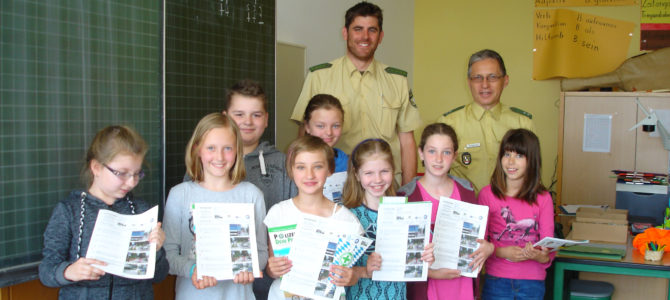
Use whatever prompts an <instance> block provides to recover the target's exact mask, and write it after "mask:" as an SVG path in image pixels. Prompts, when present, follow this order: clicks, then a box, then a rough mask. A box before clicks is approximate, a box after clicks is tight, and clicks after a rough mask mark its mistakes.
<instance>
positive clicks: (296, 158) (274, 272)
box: [265, 135, 363, 299]
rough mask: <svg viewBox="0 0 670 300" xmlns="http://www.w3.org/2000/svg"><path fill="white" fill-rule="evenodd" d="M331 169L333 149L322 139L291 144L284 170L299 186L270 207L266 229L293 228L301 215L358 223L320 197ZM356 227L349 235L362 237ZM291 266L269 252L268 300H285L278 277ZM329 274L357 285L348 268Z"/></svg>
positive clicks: (344, 283)
mask: <svg viewBox="0 0 670 300" xmlns="http://www.w3.org/2000/svg"><path fill="white" fill-rule="evenodd" d="M334 169H335V161H334V159H333V149H332V148H331V147H330V146H329V145H328V144H326V143H325V142H324V141H323V140H321V139H320V138H318V137H314V136H311V135H305V136H303V137H300V138H298V139H296V140H295V141H293V143H291V145H290V146H289V148H288V153H287V159H286V170H287V171H288V175H289V176H290V177H291V179H292V180H293V181H294V182H295V184H296V186H297V187H298V195H297V196H295V197H293V198H292V199H288V200H284V201H282V202H279V203H277V204H275V205H274V206H273V207H272V208H270V211H269V212H268V215H267V217H266V218H265V225H267V227H268V228H273V227H279V226H289V225H294V224H296V222H297V221H298V220H299V219H300V218H301V217H300V216H301V215H302V214H310V215H316V216H321V217H325V218H333V219H335V220H339V221H345V222H355V223H356V224H358V220H357V219H356V216H354V215H353V214H352V213H351V212H350V211H349V210H348V209H347V208H345V207H343V206H341V205H339V204H336V203H333V202H332V201H330V200H328V198H326V197H325V196H324V195H323V185H324V183H325V182H326V178H327V177H328V176H330V174H331V173H332V172H333V170H334ZM357 227H358V230H357V231H356V232H350V233H348V234H352V235H360V234H362V233H363V229H362V228H361V227H360V225H359V226H357ZM269 238H270V237H269V236H268V239H269ZM270 248H272V246H270ZM291 266H292V265H291V261H290V260H289V259H288V257H286V256H283V257H275V256H274V254H273V253H272V249H270V258H269V259H268V265H267V268H266V272H267V274H268V275H270V276H271V277H272V278H275V281H274V282H273V283H272V286H271V287H270V293H269V294H268V299H285V297H286V296H285V295H284V292H283V291H281V290H280V289H279V286H280V284H281V279H280V277H281V276H282V275H284V274H286V273H288V272H289V271H290V270H291ZM330 271H331V275H330V278H331V280H332V281H333V283H335V285H338V286H350V285H352V284H355V283H356V280H357V278H356V277H355V274H354V273H353V270H352V269H351V268H345V267H341V266H331V269H330ZM295 297H297V296H295Z"/></svg>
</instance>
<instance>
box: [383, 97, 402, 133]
mask: <svg viewBox="0 0 670 300" xmlns="http://www.w3.org/2000/svg"><path fill="white" fill-rule="evenodd" d="M399 112H400V101H394V100H391V99H388V98H386V97H384V99H383V101H382V111H381V116H380V120H379V130H380V131H381V134H382V136H383V137H384V138H385V139H391V138H392V137H393V136H394V134H395V131H396V124H397V123H398V122H397V121H398V113H399Z"/></svg>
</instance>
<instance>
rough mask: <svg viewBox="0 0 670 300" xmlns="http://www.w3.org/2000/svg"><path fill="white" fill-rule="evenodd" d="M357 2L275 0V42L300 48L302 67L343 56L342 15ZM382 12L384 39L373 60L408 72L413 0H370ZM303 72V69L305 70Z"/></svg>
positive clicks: (411, 71)
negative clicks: (303, 55)
mask: <svg viewBox="0 0 670 300" xmlns="http://www.w3.org/2000/svg"><path fill="white" fill-rule="evenodd" d="M358 2H359V1H358V0H278V1H277V41H281V42H287V43H292V44H298V45H304V46H305V47H306V67H307V68H309V67H310V66H313V65H317V64H320V63H324V62H328V61H331V60H333V59H335V58H337V57H340V56H342V55H344V53H345V51H346V45H345V43H344V41H343V40H342V27H344V13H345V12H346V11H347V9H349V7H351V6H353V5H354V4H356V3H358ZM370 2H373V3H375V4H377V5H379V7H381V9H382V10H383V12H384V24H383V30H384V39H383V40H382V43H381V45H379V48H377V52H376V54H375V58H376V59H378V60H380V61H382V62H383V63H385V64H387V65H389V66H393V67H396V68H400V69H403V70H406V71H407V72H409V81H410V87H411V85H412V78H413V77H412V74H413V66H414V0H401V1H398V0H374V1H370ZM305 71H307V70H305Z"/></svg>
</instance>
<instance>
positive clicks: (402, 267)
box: [372, 198, 433, 281]
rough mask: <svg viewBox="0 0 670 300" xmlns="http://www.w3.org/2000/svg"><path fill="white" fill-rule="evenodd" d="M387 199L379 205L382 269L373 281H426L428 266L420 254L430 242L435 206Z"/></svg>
mask: <svg viewBox="0 0 670 300" xmlns="http://www.w3.org/2000/svg"><path fill="white" fill-rule="evenodd" d="M386 200H387V199H386V198H384V200H383V201H382V203H380V204H379V209H378V212H379V214H378V215H377V238H376V242H375V252H377V253H379V254H380V255H381V257H382V266H381V269H380V270H379V271H374V272H372V280H383V281H426V279H427V278H428V263H426V262H423V261H421V254H422V253H423V250H424V248H425V247H426V245H428V243H429V240H430V214H431V210H432V207H433V204H432V203H431V202H429V201H426V202H409V203H401V204H397V203H394V202H395V201H386ZM388 200H394V199H388Z"/></svg>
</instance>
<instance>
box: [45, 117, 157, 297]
mask: <svg viewBox="0 0 670 300" xmlns="http://www.w3.org/2000/svg"><path fill="white" fill-rule="evenodd" d="M147 150H148V147H147V144H146V142H145V141H144V139H143V138H142V137H141V136H140V135H139V134H138V133H137V132H135V131H134V130H133V129H131V128H129V127H126V126H108V127H105V128H104V129H102V130H100V131H99V132H98V133H97V134H96V135H95V137H94V138H93V141H92V142H91V145H90V147H89V148H88V151H87V152H86V163H85V165H84V167H83V169H82V177H83V179H84V181H85V184H86V187H87V188H86V189H85V190H76V191H73V192H71V193H70V195H69V196H68V197H67V198H65V199H64V200H62V201H61V202H59V203H58V204H57V205H56V208H54V211H53V214H52V215H51V219H50V220H49V223H48V224H47V228H46V231H45V232H44V250H43V251H42V255H43V259H42V262H41V263H40V266H39V276H40V280H41V281H42V283H43V284H44V285H46V286H49V287H58V288H60V290H59V291H58V297H59V298H60V299H153V297H154V296H153V288H152V286H151V284H152V283H156V282H160V281H162V280H163V279H165V276H167V270H168V262H167V260H166V259H165V250H163V249H162V245H163V241H164V240H165V233H163V230H161V226H160V224H161V223H158V226H157V227H156V228H154V229H153V230H152V231H151V233H150V235H149V242H151V243H156V249H157V255H156V269H155V272H154V278H153V279H152V280H136V279H128V278H124V277H119V276H116V275H111V274H105V272H104V271H102V270H100V269H98V268H96V267H95V266H93V265H94V264H96V265H105V264H106V263H105V262H103V261H99V260H95V259H90V258H86V257H84V256H85V255H86V251H87V250H88V245H89V242H90V240H91V234H92V232H93V227H94V225H95V220H96V219H97V216H98V212H99V211H100V210H104V209H106V210H111V211H114V212H117V213H121V214H139V213H143V212H145V211H147V210H148V209H149V208H151V207H150V206H149V205H148V204H147V203H146V202H144V201H142V200H140V199H136V198H135V197H134V196H133V194H132V193H131V192H130V191H131V190H132V189H133V188H135V186H137V184H138V183H139V181H140V179H142V178H143V177H144V171H143V170H142V162H143V161H144V156H145V154H146V153H147Z"/></svg>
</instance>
